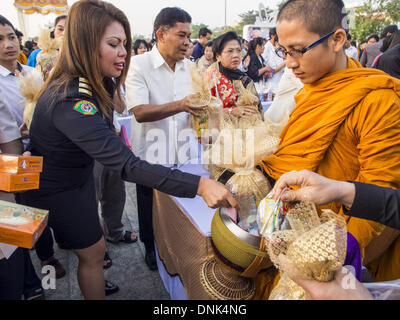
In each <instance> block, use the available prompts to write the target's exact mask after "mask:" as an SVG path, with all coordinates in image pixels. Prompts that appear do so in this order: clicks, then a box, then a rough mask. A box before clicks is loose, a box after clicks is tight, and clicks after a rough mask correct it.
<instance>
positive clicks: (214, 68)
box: [207, 31, 262, 117]
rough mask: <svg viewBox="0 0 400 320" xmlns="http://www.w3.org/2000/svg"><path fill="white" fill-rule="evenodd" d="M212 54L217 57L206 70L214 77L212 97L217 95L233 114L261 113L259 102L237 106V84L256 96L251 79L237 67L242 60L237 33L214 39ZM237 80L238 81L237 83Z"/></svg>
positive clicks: (238, 115)
mask: <svg viewBox="0 0 400 320" xmlns="http://www.w3.org/2000/svg"><path fill="white" fill-rule="evenodd" d="M213 52H214V56H215V58H216V59H217V62H215V63H214V64H213V65H211V66H210V68H209V69H208V70H207V71H208V72H209V73H210V74H211V75H212V77H213V78H214V79H215V85H214V87H213V88H212V89H211V93H212V95H213V96H214V97H219V98H220V99H221V100H222V102H223V106H224V109H225V112H229V113H231V114H232V115H234V116H237V117H242V116H246V115H253V114H256V113H258V112H260V113H261V110H262V107H261V105H260V103H259V104H258V107H257V106H241V107H237V104H236V103H237V101H238V98H239V95H240V92H237V89H235V88H237V87H238V84H239V86H240V85H243V87H244V88H246V89H247V90H249V91H250V92H251V93H253V94H254V96H258V93H257V90H256V88H255V86H254V82H253V81H252V79H251V78H250V77H249V76H248V75H247V74H246V73H244V72H242V71H240V70H239V69H238V67H239V65H240V63H241V60H242V47H241V43H240V40H239V37H238V36H237V34H236V33H235V32H233V31H231V32H227V33H225V34H223V35H221V36H220V37H218V38H217V39H215V40H214V44H213ZM238 82H239V83H238Z"/></svg>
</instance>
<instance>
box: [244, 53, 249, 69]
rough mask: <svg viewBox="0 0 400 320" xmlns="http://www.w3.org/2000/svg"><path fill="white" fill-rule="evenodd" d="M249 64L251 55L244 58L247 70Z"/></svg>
mask: <svg viewBox="0 0 400 320" xmlns="http://www.w3.org/2000/svg"><path fill="white" fill-rule="evenodd" d="M249 65H250V55H248V56H247V57H246V59H244V60H243V68H245V69H246V70H247V69H248V68H249Z"/></svg>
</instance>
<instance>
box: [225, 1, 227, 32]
mask: <svg viewBox="0 0 400 320" xmlns="http://www.w3.org/2000/svg"><path fill="white" fill-rule="evenodd" d="M226 26H227V24H226V0H225V27H226Z"/></svg>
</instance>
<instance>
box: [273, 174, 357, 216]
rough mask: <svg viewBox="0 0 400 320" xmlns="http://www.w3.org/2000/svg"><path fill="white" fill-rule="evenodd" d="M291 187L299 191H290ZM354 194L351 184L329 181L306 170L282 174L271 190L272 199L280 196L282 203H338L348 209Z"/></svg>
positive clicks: (353, 187) (354, 190) (353, 186)
mask: <svg viewBox="0 0 400 320" xmlns="http://www.w3.org/2000/svg"><path fill="white" fill-rule="evenodd" d="M291 186H299V187H300V189H297V190H290V189H289V188H290V187H291ZM355 193H356V188H355V185H354V184H353V183H348V182H342V181H335V180H331V179H328V178H325V177H323V176H320V175H318V174H316V173H313V172H310V171H307V170H303V171H300V172H296V171H293V172H289V173H286V174H284V175H283V176H282V177H281V178H280V179H279V180H278V181H277V183H276V184H275V187H274V190H273V196H274V198H275V199H278V198H279V196H281V200H282V201H306V202H313V203H315V204H317V205H325V204H328V203H331V202H340V203H342V204H343V205H345V206H346V207H349V208H350V207H351V206H352V205H353V202H354V198H355Z"/></svg>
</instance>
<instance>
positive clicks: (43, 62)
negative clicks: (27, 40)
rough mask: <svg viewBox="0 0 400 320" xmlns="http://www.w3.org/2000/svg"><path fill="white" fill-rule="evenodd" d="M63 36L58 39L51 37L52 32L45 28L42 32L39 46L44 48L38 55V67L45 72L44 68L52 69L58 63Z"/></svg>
mask: <svg viewBox="0 0 400 320" xmlns="http://www.w3.org/2000/svg"><path fill="white" fill-rule="evenodd" d="M62 39H63V38H62V37H61V38H58V39H53V38H51V37H50V32H49V30H47V29H44V30H42V31H41V33H40V37H39V41H38V46H39V48H41V49H42V51H40V52H39V53H38V55H37V58H36V61H37V64H36V68H37V69H38V70H39V71H41V72H43V69H44V68H47V69H48V71H50V70H51V69H52V68H53V67H54V66H55V64H56V62H57V59H58V54H59V49H60V48H61V44H62Z"/></svg>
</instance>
